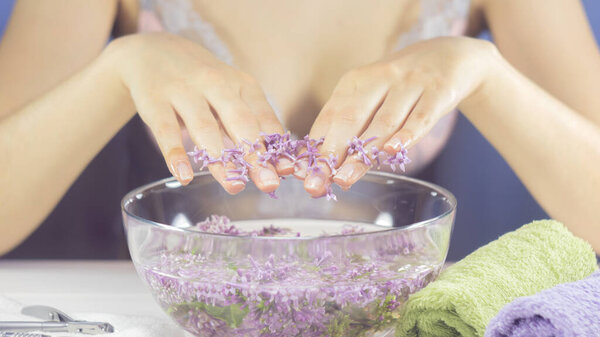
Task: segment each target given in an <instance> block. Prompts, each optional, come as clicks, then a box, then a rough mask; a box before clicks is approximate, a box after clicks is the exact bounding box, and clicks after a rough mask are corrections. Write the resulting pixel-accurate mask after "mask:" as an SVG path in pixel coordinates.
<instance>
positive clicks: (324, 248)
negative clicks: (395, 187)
mask: <svg viewBox="0 0 600 337" xmlns="http://www.w3.org/2000/svg"><path fill="white" fill-rule="evenodd" d="M196 227H197V228H198V229H199V230H201V231H206V232H209V233H220V234H227V235H232V236H248V235H249V236H278V235H286V234H288V233H289V232H290V230H289V229H285V228H279V227H276V226H273V225H271V226H267V227H264V228H263V229H261V230H258V231H251V232H247V231H243V230H241V229H240V228H236V227H235V226H233V225H232V223H231V222H230V221H229V219H228V218H227V217H224V216H217V215H213V216H211V217H209V218H207V219H206V220H205V221H203V222H201V223H198V224H197V226H196ZM361 231H362V230H361V228H360V227H359V226H357V225H350V224H349V225H347V226H344V227H343V228H342V232H341V233H338V234H356V233H360V232H361ZM417 233H421V232H419V231H418V230H417ZM298 234H299V233H298ZM325 235H329V234H325ZM390 236H391V237H394V239H390V240H387V241H386V247H385V249H383V250H381V251H374V252H373V253H374V254H376V255H373V256H369V255H361V254H357V252H358V251H359V250H353V249H350V250H349V251H348V252H347V253H343V252H340V251H339V250H334V249H332V248H333V246H331V244H328V243H327V242H322V244H318V245H315V246H310V241H309V242H307V241H304V242H307V243H306V245H308V246H306V248H305V249H301V250H300V251H290V252H289V253H288V254H278V255H274V254H269V253H266V254H265V255H264V256H261V255H258V256H252V255H248V256H246V257H243V256H242V257H236V258H234V259H232V258H230V257H227V256H225V255H222V254H212V253H210V252H207V251H203V252H195V251H191V252H190V251H184V250H177V249H175V250H170V251H169V250H165V251H162V252H160V253H159V258H158V259H157V261H156V262H153V263H151V264H149V265H145V266H144V267H143V271H142V273H143V275H144V278H145V280H146V282H147V283H148V284H149V286H150V288H151V289H152V291H153V293H154V294H155V296H156V298H157V299H158V301H159V303H160V304H161V306H162V307H163V308H165V310H166V311H167V312H168V313H169V315H171V317H173V318H174V319H175V320H176V321H177V322H178V323H179V324H180V325H181V326H183V327H184V328H185V329H186V330H187V331H189V332H191V333H193V334H194V335H196V336H273V337H274V336H330V337H334V336H337V337H342V336H372V334H373V333H374V332H377V331H389V330H391V329H393V326H394V323H395V321H397V320H398V319H399V318H400V312H401V309H402V306H403V304H404V303H405V301H406V300H407V298H408V296H409V295H410V294H412V293H414V292H415V291H417V290H419V289H421V288H422V287H424V286H425V285H427V284H428V283H429V282H431V281H432V280H433V279H434V278H435V276H436V275H437V274H438V272H439V270H440V264H439V263H430V264H428V263H414V262H413V264H411V263H410V261H413V260H411V259H410V258H408V257H407V256H408V255H409V254H410V256H412V258H414V261H423V257H422V256H421V255H420V254H425V251H427V250H428V249H430V248H427V247H426V245H425V243H426V242H427V240H426V238H425V237H423V236H420V234H419V235H412V236H411V235H409V234H407V233H403V232H398V233H394V234H390ZM323 240H328V239H327V238H324V239H323ZM420 241H422V242H420ZM357 244H359V245H362V246H364V243H360V242H358V243H357ZM397 252H403V253H404V254H397Z"/></svg>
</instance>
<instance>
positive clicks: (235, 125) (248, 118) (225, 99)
mask: <svg viewBox="0 0 600 337" xmlns="http://www.w3.org/2000/svg"><path fill="white" fill-rule="evenodd" d="M207 99H208V101H209V103H210V105H211V106H212V107H213V108H214V110H215V111H216V113H217V115H218V116H219V118H220V120H221V122H222V124H223V126H224V128H225V131H226V132H227V134H228V135H229V136H230V137H231V139H232V140H233V141H234V142H235V143H236V144H240V145H241V146H243V147H245V148H246V149H248V150H250V148H249V146H248V144H247V143H246V142H245V141H244V140H246V141H248V142H250V143H254V142H255V141H257V140H258V139H260V124H259V122H258V120H257V119H256V116H255V115H254V114H253V113H252V110H251V109H250V107H248V105H247V104H246V103H245V102H244V101H243V100H242V99H241V97H240V95H239V94H234V91H233V90H219V91H214V90H211V91H209V92H208V94H207ZM257 144H258V148H257V149H256V151H254V149H253V150H250V151H248V152H249V153H248V154H247V155H246V158H245V160H246V161H247V162H248V163H249V164H250V168H249V175H250V178H251V179H252V181H254V183H255V184H256V187H258V189H260V190H261V191H263V192H267V193H269V192H273V191H275V190H276V189H277V187H279V175H278V174H277V172H276V171H275V168H274V167H273V165H271V164H270V163H263V162H259V158H260V154H264V153H265V152H266V149H265V146H264V144H263V142H260V141H259V142H258V143H257Z"/></svg>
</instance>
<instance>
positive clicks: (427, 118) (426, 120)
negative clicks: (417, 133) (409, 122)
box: [412, 112, 431, 124]
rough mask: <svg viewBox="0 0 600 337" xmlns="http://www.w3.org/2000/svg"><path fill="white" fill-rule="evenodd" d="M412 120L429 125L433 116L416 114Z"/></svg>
mask: <svg viewBox="0 0 600 337" xmlns="http://www.w3.org/2000/svg"><path fill="white" fill-rule="evenodd" d="M412 118H413V119H414V121H416V122H418V123H420V124H429V123H430V122H431V116H430V115H429V114H428V113H424V112H414V113H413V115H412Z"/></svg>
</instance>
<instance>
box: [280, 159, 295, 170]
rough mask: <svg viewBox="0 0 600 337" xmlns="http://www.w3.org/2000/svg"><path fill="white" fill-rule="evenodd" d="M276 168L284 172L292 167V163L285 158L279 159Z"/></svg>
mask: <svg viewBox="0 0 600 337" xmlns="http://www.w3.org/2000/svg"><path fill="white" fill-rule="evenodd" d="M277 167H279V168H280V169H282V170H285V169H289V168H292V167H294V163H293V162H292V161H291V160H289V159H287V158H281V159H280V160H279V162H278V163H277Z"/></svg>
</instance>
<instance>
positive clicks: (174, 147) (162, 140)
mask: <svg viewBox="0 0 600 337" xmlns="http://www.w3.org/2000/svg"><path fill="white" fill-rule="evenodd" d="M134 101H135V100H134ZM135 104H136V108H137V110H138V111H139V112H140V116H141V117H142V120H144V122H145V123H146V124H147V125H148V126H149V127H150V130H151V131H152V134H153V135H154V138H155V139H156V142H157V143H158V146H159V148H160V151H161V153H162V155H163V157H164V158H165V162H166V163H167V167H168V168H169V171H170V172H171V174H172V175H173V176H174V177H175V178H176V179H177V180H178V181H179V182H180V183H181V184H182V185H187V184H189V182H190V181H192V179H193V177H194V172H193V169H192V165H191V164H190V161H189V159H188V156H187V154H186V152H185V149H184V147H183V143H182V140H181V128H180V127H179V123H178V122H177V118H176V116H175V112H174V111H173V108H172V107H171V105H170V104H169V103H167V102H166V101H150V100H146V99H144V100H142V99H138V100H137V101H135Z"/></svg>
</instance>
